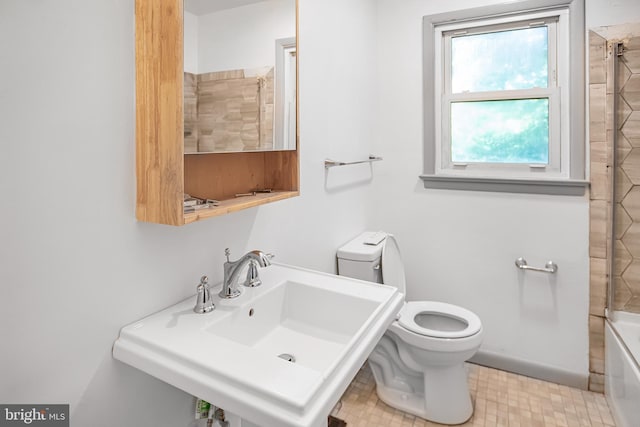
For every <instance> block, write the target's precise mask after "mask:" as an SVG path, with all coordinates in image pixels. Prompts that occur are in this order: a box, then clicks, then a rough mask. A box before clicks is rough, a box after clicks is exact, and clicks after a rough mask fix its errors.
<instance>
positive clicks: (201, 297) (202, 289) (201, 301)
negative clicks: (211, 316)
mask: <svg viewBox="0 0 640 427" xmlns="http://www.w3.org/2000/svg"><path fill="white" fill-rule="evenodd" d="M197 289H198V295H196V306H195V307H193V311H194V312H196V313H198V314H204V313H209V312H210V311H212V310H213V309H214V308H216V306H215V305H214V304H213V300H211V293H210V292H209V278H208V277H207V276H202V277H201V278H200V284H199V285H198V288H197Z"/></svg>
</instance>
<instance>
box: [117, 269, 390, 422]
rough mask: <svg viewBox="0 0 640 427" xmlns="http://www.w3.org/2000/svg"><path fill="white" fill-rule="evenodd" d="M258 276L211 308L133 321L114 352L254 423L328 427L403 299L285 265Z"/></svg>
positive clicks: (175, 309)
mask: <svg viewBox="0 0 640 427" xmlns="http://www.w3.org/2000/svg"><path fill="white" fill-rule="evenodd" d="M260 277H261V279H262V282H263V284H262V286H260V287H257V288H244V289H243V294H242V295H241V296H239V297H237V298H235V299H231V300H220V299H219V298H218V297H217V296H216V297H214V303H215V305H216V308H215V310H213V311H212V312H210V313H207V314H196V313H194V312H193V306H194V304H195V297H191V298H188V299H186V300H184V301H182V302H180V303H178V304H176V305H174V306H172V307H169V308H167V309H166V310H163V311H161V312H159V313H155V314H153V315H151V316H149V317H146V318H144V319H142V320H140V321H138V322H135V323H133V324H131V325H128V326H125V327H124V328H122V330H121V331H120V337H119V338H118V339H117V340H116V342H115V344H114V346H113V356H114V357H115V358H116V359H118V360H121V361H122V362H125V363H127V364H129V365H131V366H134V367H136V368H138V369H140V370H142V371H144V372H146V373H148V374H150V375H152V376H154V377H156V378H159V379H161V380H163V381H165V382H167V383H169V384H171V385H173V386H175V387H178V388H180V389H182V390H184V391H186V392H187V393H190V394H192V395H194V396H198V397H200V398H202V399H205V400H207V401H209V402H211V403H212V404H214V405H216V406H219V407H221V408H223V409H225V410H227V411H229V412H231V413H233V414H236V415H238V416H239V417H241V418H242V419H243V420H246V421H248V422H250V423H253V424H254V425H258V426H262V427H321V426H326V424H327V416H328V414H329V412H330V411H331V408H332V407H333V406H334V405H335V404H336V402H337V401H338V399H339V398H340V396H341V395H342V393H343V392H344V390H345V389H346V387H347V386H348V385H349V383H350V382H351V380H352V379H353V377H354V376H355V374H356V373H357V372H358V369H359V368H360V367H361V366H362V364H363V363H364V362H365V360H366V359H367V357H368V356H369V353H370V352H371V350H372V349H373V347H374V346H375V345H376V343H377V342H378V340H379V339H380V337H381V336H382V335H383V334H384V332H385V330H386V329H387V326H388V325H389V324H390V323H391V322H392V321H393V320H394V318H395V316H396V314H397V313H398V311H399V310H400V308H401V306H402V304H403V295H402V294H400V293H399V292H398V290H397V289H396V288H393V287H389V286H384V285H378V284H373V283H369V282H363V281H359V280H355V279H350V278H346V277H341V276H335V275H331V274H325V273H320V272H315V271H311V270H305V269H301V268H296V267H290V266H284V265H280V264H273V265H271V266H270V267H268V268H263V269H261V270H260ZM217 290H218V289H213V290H212V295H217ZM289 356H291V357H289ZM289 359H294V360H293V361H289Z"/></svg>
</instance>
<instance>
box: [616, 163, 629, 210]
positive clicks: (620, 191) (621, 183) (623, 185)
mask: <svg viewBox="0 0 640 427" xmlns="http://www.w3.org/2000/svg"><path fill="white" fill-rule="evenodd" d="M632 187H633V184H631V180H630V179H629V178H628V177H627V174H625V173H624V170H623V169H622V168H620V167H616V188H615V193H616V202H618V203H619V202H621V201H622V200H623V199H624V198H625V196H626V195H627V194H628V193H629V190H631V188H632Z"/></svg>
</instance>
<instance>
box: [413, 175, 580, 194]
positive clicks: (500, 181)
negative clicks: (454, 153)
mask: <svg viewBox="0 0 640 427" xmlns="http://www.w3.org/2000/svg"><path fill="white" fill-rule="evenodd" d="M420 179H422V181H423V183H424V188H437V189H442V190H470V191H493V192H501V193H525V194H552V195H562V196H583V195H584V193H585V189H586V188H587V187H588V186H589V181H586V180H581V179H566V180H564V179H562V180H561V179H557V180H547V179H513V178H478V177H470V176H451V175H420Z"/></svg>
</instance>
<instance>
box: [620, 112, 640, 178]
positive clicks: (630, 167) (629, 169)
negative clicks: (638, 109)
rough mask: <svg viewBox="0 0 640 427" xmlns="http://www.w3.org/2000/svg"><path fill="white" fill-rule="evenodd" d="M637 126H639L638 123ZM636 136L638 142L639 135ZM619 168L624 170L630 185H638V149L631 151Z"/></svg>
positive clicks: (639, 168) (639, 175)
mask: <svg viewBox="0 0 640 427" xmlns="http://www.w3.org/2000/svg"><path fill="white" fill-rule="evenodd" d="M627 123H628V121H627ZM638 124H639V125H640V122H638ZM638 136H639V138H638V141H640V134H639V135H638ZM620 167H621V168H622V169H623V170H624V173H625V174H627V177H628V178H629V180H630V181H631V183H633V184H634V185H640V148H634V149H632V150H631V152H630V153H629V155H628V156H627V157H626V158H625V159H624V162H622V165H621V166H620Z"/></svg>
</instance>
